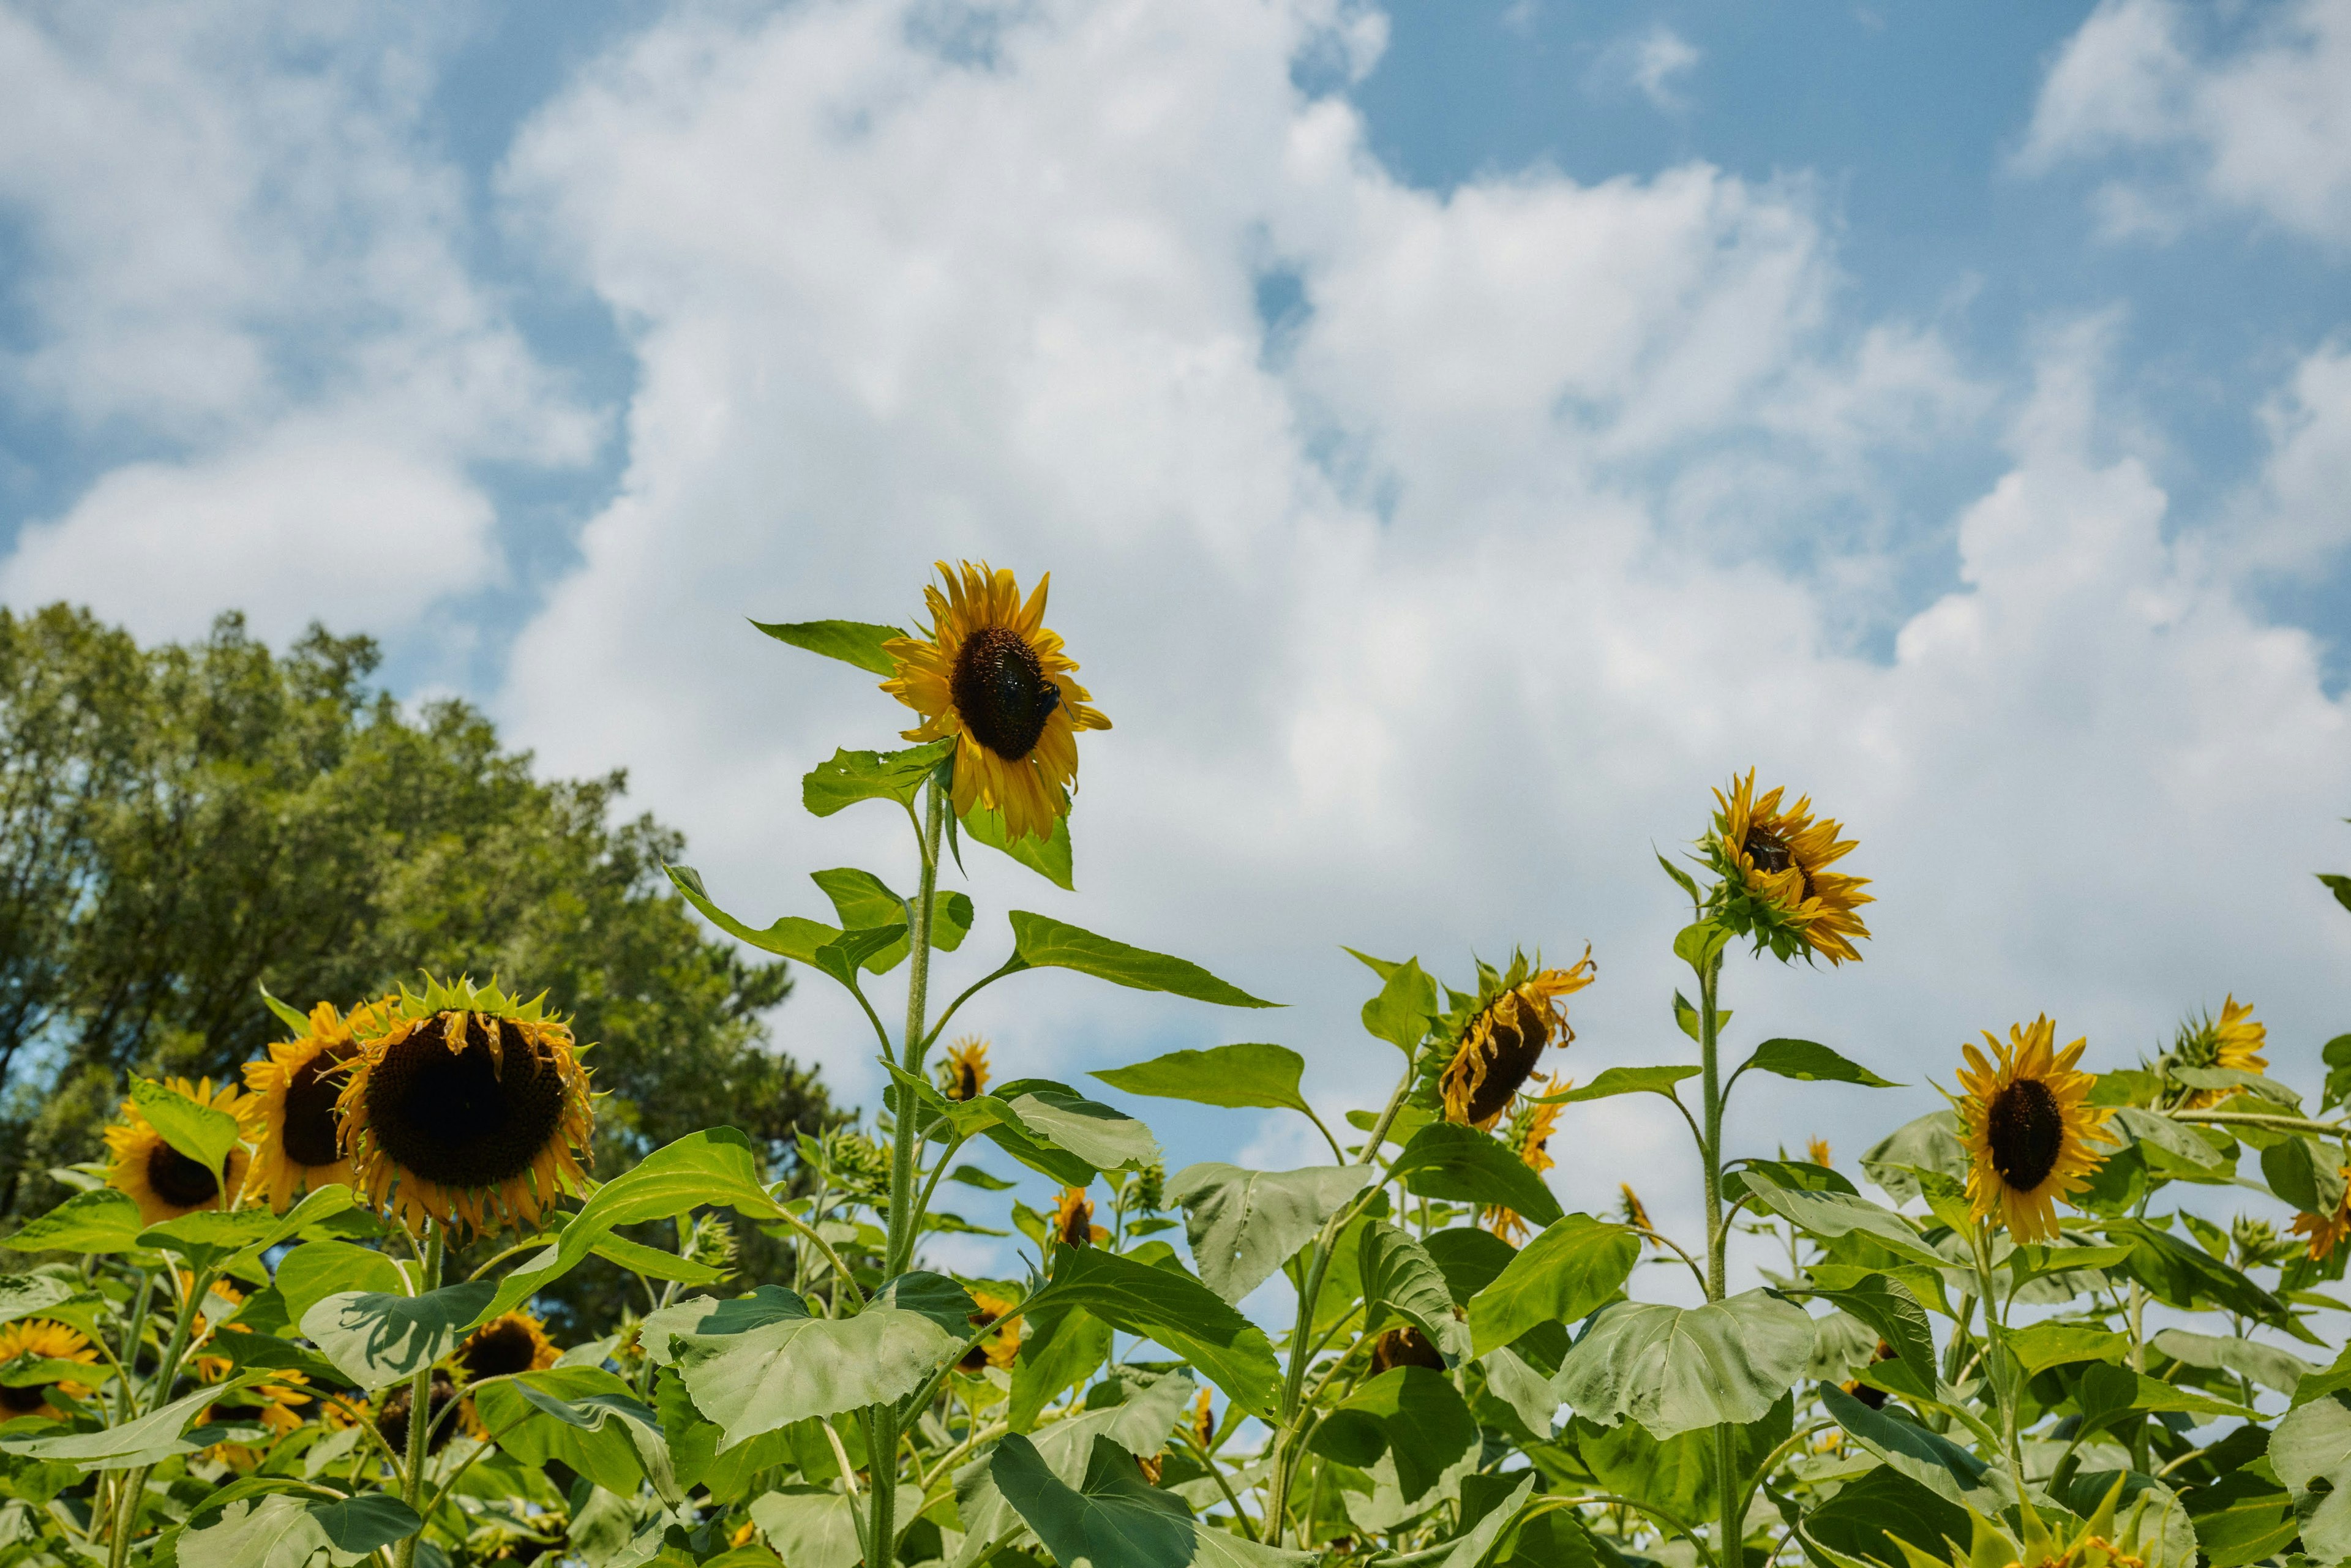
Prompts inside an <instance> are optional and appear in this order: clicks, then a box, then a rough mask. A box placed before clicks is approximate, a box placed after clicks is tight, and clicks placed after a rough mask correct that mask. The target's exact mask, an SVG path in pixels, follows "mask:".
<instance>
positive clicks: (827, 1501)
mask: <svg viewBox="0 0 2351 1568" xmlns="http://www.w3.org/2000/svg"><path fill="white" fill-rule="evenodd" d="M751 1521H752V1522H753V1523H755V1524H757V1525H758V1527H759V1533H760V1534H762V1535H764V1536H766V1537H767V1538H768V1545H769V1546H771V1547H773V1548H774V1549H775V1552H776V1555H777V1556H778V1557H780V1558H782V1559H783V1560H784V1561H785V1562H786V1563H790V1564H792V1568H857V1564H858V1563H862V1562H863V1561H864V1560H865V1549H864V1547H862V1545H860V1544H859V1543H858V1537H857V1505H856V1503H855V1502H853V1501H852V1500H851V1499H850V1498H849V1496H848V1494H846V1493H844V1492H837V1491H834V1490H831V1488H829V1487H810V1486H792V1487H785V1488H783V1489H782V1490H778V1491H771V1492H763V1493H761V1494H760V1495H759V1496H758V1497H756V1498H753V1499H752V1500H751Z"/></svg>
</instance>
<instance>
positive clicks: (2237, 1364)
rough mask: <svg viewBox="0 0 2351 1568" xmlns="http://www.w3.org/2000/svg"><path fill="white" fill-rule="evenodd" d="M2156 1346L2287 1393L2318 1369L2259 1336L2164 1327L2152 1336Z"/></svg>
mask: <svg viewBox="0 0 2351 1568" xmlns="http://www.w3.org/2000/svg"><path fill="white" fill-rule="evenodd" d="M2155 1348H2156V1349H2158V1350H2159V1351H2161V1352H2163V1354H2166V1355H2168V1356H2170V1357H2171V1358H2172V1359H2173V1360H2175V1361H2184V1362H2186V1363H2187V1364H2189V1365H2190V1366H2200V1367H2205V1368H2208V1369H2214V1370H2219V1371H2224V1372H2233V1373H2235V1374H2237V1375H2239V1376H2241V1377H2249V1378H2251V1379H2252V1380H2253V1381H2254V1382H2255V1383H2258V1384H2260V1385H2262V1387H2264V1388H2273V1389H2275V1390H2277V1391H2278V1392H2279V1393H2280V1394H2283V1395H2287V1396H2292V1395H2293V1393H2294V1386H2295V1385H2297V1384H2299V1383H2300V1382H2301V1381H2302V1380H2303V1379H2304V1377H2306V1376H2308V1375H2310V1374H2312V1373H2314V1372H2316V1371H2317V1370H2318V1368H2316V1367H2315V1366H2313V1365H2312V1364H2310V1363H2308V1362H2306V1361H2304V1360H2303V1359H2302V1357H2300V1356H2298V1355H2296V1354H2294V1353H2293V1352H2292V1351H2289V1350H2281V1349H2279V1348H2278V1347H2277V1346H2276V1345H2273V1344H2263V1343H2261V1342H2260V1341H2259V1340H2251V1339H2231V1338H2228V1337H2225V1336H2222V1335H2220V1334H2203V1333H2189V1332H2188V1331H2187V1330H2186V1329H2165V1330H2164V1331H2163V1332H2162V1333H2158V1334H2157V1335H2156V1336H2155Z"/></svg>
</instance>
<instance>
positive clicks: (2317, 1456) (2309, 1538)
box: [2269, 1394, 2351, 1563]
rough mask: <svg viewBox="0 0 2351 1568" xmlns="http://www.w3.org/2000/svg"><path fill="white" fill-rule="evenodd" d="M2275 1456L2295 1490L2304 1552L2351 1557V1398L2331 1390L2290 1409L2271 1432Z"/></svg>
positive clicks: (2329, 1558)
mask: <svg viewBox="0 0 2351 1568" xmlns="http://www.w3.org/2000/svg"><path fill="white" fill-rule="evenodd" d="M2269 1460H2270V1469H2273V1470H2274V1471H2276V1472H2277V1479H2279V1480H2280V1481H2283V1483H2284V1484H2285V1486H2286V1489H2287V1490H2289V1491H2291V1492H2293V1494H2294V1511H2296V1512H2297V1513H2298V1514H2300V1515H2301V1516H2302V1544H2303V1550H2304V1551H2305V1552H2309V1553H2310V1555H2311V1556H2313V1557H2314V1558H2316V1559H2317V1560H2318V1561H2320V1562H2322V1563H2334V1562H2338V1561H2340V1560H2341V1559H2343V1558H2346V1557H2351V1402H2346V1400H2345V1399H2344V1397H2343V1396H2342V1395H2340V1394H2330V1395H2328V1396H2325V1398H2323V1399H2314V1400H2312V1401H2311V1402H2310V1403H2309V1404H2307V1405H2304V1406H2298V1407H2296V1408H2294V1409H2293V1410H2289V1411H2287V1412H2286V1413H2285V1415H2284V1416H2281V1417H2280V1418H2279V1420H2278V1424H2277V1427H2276V1429H2275V1430H2273V1432H2271V1434H2270V1452H2269ZM2321 1479H2324V1480H2325V1482H2326V1483H2327V1490H2325V1491H2324V1492H2322V1491H2320V1490H2318V1488H2317V1484H2316V1483H2317V1482H2318V1481H2320V1480H2321Z"/></svg>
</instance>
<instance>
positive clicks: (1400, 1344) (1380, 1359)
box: [1372, 1323, 1445, 1377]
mask: <svg viewBox="0 0 2351 1568" xmlns="http://www.w3.org/2000/svg"><path fill="white" fill-rule="evenodd" d="M1399 1366H1425V1367H1427V1368H1428V1369H1429V1370H1430V1371H1431V1372H1443V1371H1444V1370H1445V1356H1444V1354H1443V1353H1442V1352H1440V1351H1439V1350H1438V1349H1437V1347H1436V1346H1435V1345H1433V1344H1431V1343H1428V1336H1427V1335H1426V1334H1425V1333H1421V1332H1420V1331H1419V1330H1418V1329H1416V1328H1415V1327H1413V1326H1412V1325H1411V1324H1410V1323H1405V1324H1404V1325H1403V1326H1401V1327H1398V1328H1392V1329H1390V1330H1388V1331H1387V1332H1386V1333H1383V1334H1382V1335H1380V1336H1379V1338H1377V1339H1375V1340H1374V1341H1372V1375H1373V1376H1374V1377H1377V1376H1378V1375H1380V1374H1382V1373H1383V1372H1389V1371H1393V1370H1394V1369H1395V1368H1396V1367H1399Z"/></svg>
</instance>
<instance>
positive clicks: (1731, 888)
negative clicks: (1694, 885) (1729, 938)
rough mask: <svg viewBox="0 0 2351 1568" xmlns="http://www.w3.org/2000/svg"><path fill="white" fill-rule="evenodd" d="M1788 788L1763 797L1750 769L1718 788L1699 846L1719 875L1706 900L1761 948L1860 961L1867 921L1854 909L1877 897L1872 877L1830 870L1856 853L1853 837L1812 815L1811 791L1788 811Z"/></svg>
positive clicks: (1837, 960)
mask: <svg viewBox="0 0 2351 1568" xmlns="http://www.w3.org/2000/svg"><path fill="white" fill-rule="evenodd" d="M1784 793H1785V791H1784V790H1781V789H1774V790H1772V791H1771V793H1770V794H1768V795H1765V796H1764V797H1763V798H1762V799H1761V800H1757V799H1756V797H1755V770H1754V769H1753V768H1749V769H1748V770H1747V776H1746V777H1745V778H1744V779H1732V780H1731V781H1730V792H1729V794H1728V795H1725V794H1724V793H1723V792H1722V791H1721V790H1719V789H1718V790H1716V791H1715V794H1714V800H1715V813H1714V828H1713V831H1711V832H1709V833H1708V834H1707V836H1706V839H1705V841H1704V842H1703V844H1702V845H1701V846H1700V847H1701V851H1702V852H1703V853H1704V855H1705V857H1706V860H1707V862H1708V864H1709V865H1710V866H1712V867H1713V869H1714V872H1715V874H1716V876H1717V877H1719V879H1720V880H1719V881H1718V882H1717V883H1716V884H1715V887H1714V890H1713V892H1712V893H1711V894H1708V904H1709V906H1710V907H1711V909H1712V911H1713V913H1714V915H1715V918H1717V919H1719V920H1720V921H1721V922H1722V923H1723V924H1724V925H1727V926H1729V928H1730V929H1731V930H1732V931H1734V932H1736V933H1737V934H1738V935H1740V936H1750V937H1752V938H1754V941H1755V946H1756V949H1757V951H1759V952H1760V951H1761V950H1762V949H1763V948H1765V947H1769V948H1771V951H1772V953H1773V954H1774V955H1775V956H1778V957H1781V958H1783V959H1784V958H1792V957H1794V956H1797V955H1798V954H1802V955H1803V956H1805V957H1806V958H1808V959H1809V958H1813V957H1821V958H1826V959H1827V960H1828V961H1829V962H1830V963H1832V964H1842V963H1845V962H1847V961H1848V960H1849V961H1851V962H1853V963H1856V964H1857V963H1859V962H1860V961H1861V953H1860V951H1859V949H1857V948H1855V946H1854V943H1855V940H1858V939H1866V938H1867V936H1869V927H1868V926H1866V925H1863V924H1862V923H1861V917H1860V916H1859V915H1856V914H1855V913H1854V912H1855V910H1856V909H1858V908H1860V906H1861V905H1863V904H1874V903H1876V895H1874V894H1866V893H1864V892H1862V891H1861V890H1862V889H1863V888H1865V887H1867V886H1868V885H1869V879H1868V878H1867V877H1859V876H1847V875H1845V874H1844V873H1842V872H1834V871H1831V870H1829V869H1828V868H1829V867H1830V866H1831V865H1833V864H1834V863H1835V862H1838V861H1840V860H1843V859H1844V857H1845V856H1846V855H1847V854H1849V853H1851V852H1852V851H1853V849H1854V841H1852V840H1850V839H1840V838H1838V837H1837V835H1838V834H1839V833H1840V832H1842V831H1844V828H1843V826H1842V825H1841V824H1839V823H1837V822H1834V821H1829V820H1828V819H1826V818H1823V819H1821V820H1820V821H1813V802H1812V798H1811V797H1810V796H1804V797H1802V798H1800V799H1799V800H1797V801H1796V803H1795V804H1794V805H1793V806H1790V807H1786V808H1784V809H1783V808H1782V805H1781V797H1782V794H1784Z"/></svg>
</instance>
